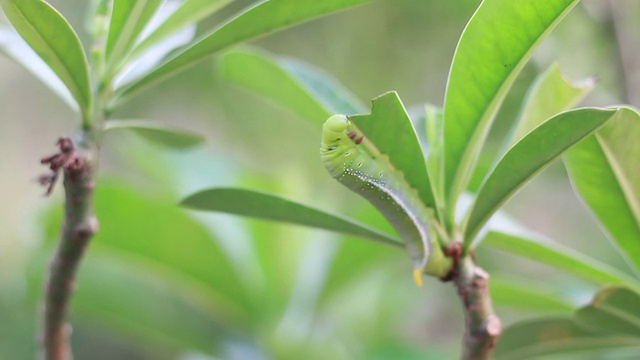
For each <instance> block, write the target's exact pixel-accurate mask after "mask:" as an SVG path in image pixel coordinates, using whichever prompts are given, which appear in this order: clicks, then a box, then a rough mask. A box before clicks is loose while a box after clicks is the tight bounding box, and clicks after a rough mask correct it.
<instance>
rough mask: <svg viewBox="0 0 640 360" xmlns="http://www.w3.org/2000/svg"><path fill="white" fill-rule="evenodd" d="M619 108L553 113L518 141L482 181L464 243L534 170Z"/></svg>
mask: <svg viewBox="0 0 640 360" xmlns="http://www.w3.org/2000/svg"><path fill="white" fill-rule="evenodd" d="M615 114H617V110H615V109H613V110H603V109H593V108H584V109H577V110H572V111H567V112H564V113H561V114H558V115H556V116H554V117H553V118H551V119H549V120H548V121H546V122H545V123H543V124H542V125H540V126H539V127H537V128H535V129H534V130H533V131H532V132H530V133H529V134H528V135H527V136H525V137H524V138H523V139H522V140H520V141H519V142H518V143H517V144H515V145H514V146H513V147H512V148H511V149H509V151H508V152H507V153H506V154H505V155H504V157H503V158H502V159H500V161H499V162H498V164H497V165H496V167H495V169H493V171H492V172H491V173H490V174H489V175H488V177H487V178H486V179H485V181H484V183H483V184H482V186H481V188H480V190H479V192H478V196H477V197H476V200H475V203H474V205H473V207H472V209H471V211H470V212H469V216H468V218H467V221H466V224H465V225H466V226H465V230H464V231H465V237H464V247H465V249H466V248H468V247H469V246H470V245H471V242H472V241H473V240H474V238H475V236H476V235H477V233H478V232H479V231H480V229H481V228H482V226H484V224H485V223H486V222H487V220H489V218H490V217H491V215H493V213H494V212H496V211H497V210H498V208H500V206H501V205H502V204H503V203H504V202H506V201H507V200H508V199H509V198H510V197H511V195H513V194H514V193H515V192H516V191H517V190H518V189H519V188H521V187H522V186H523V185H524V184H525V183H526V182H527V181H529V179H531V178H532V177H533V176H534V175H535V174H537V173H538V172H540V171H541V170H542V169H544V168H545V167H546V166H547V165H549V164H550V163H551V162H552V161H553V160H555V159H556V158H557V157H559V156H560V155H562V154H563V153H564V152H565V151H567V150H568V149H569V148H571V147H572V146H574V145H575V144H577V143H578V142H580V140H582V139H584V138H585V137H587V136H589V135H590V134H592V133H593V132H594V131H596V130H597V129H598V128H600V127H601V126H602V125H604V124H605V123H606V122H607V121H608V120H609V119H611V118H613V116H614V115H615Z"/></svg>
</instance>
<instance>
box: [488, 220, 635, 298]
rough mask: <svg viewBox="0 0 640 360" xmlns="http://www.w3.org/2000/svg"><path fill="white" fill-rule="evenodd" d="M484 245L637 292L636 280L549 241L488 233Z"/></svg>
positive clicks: (495, 232)
mask: <svg viewBox="0 0 640 360" xmlns="http://www.w3.org/2000/svg"><path fill="white" fill-rule="evenodd" d="M483 244H484V246H488V247H490V248H493V249H498V250H503V251H507V252H509V253H512V254H515V255H518V256H522V257H524V258H527V259H531V260H534V261H537V262H539V263H541V264H545V265H549V266H551V267H553V268H556V269H558V270H563V271H565V272H567V273H569V274H573V275H575V276H578V277H580V278H583V279H585V280H587V281H590V282H593V283H595V284H600V285H606V284H621V285H626V286H630V287H632V288H634V289H640V284H638V281H637V280H636V279H634V278H632V277H630V276H629V275H627V274H624V273H622V272H620V271H619V270H617V269H614V268H612V267H610V266H609V265H607V264H603V263H600V262H599V261H597V260H595V259H592V258H589V257H587V256H585V255H583V254H580V253H578V252H576V251H575V250H573V249H570V248H567V247H565V246H562V245H560V244H556V243H552V242H550V241H544V240H539V239H535V238H533V237H524V236H518V235H511V234H506V233H502V232H497V231H489V233H487V235H486V236H485V238H484V239H483Z"/></svg>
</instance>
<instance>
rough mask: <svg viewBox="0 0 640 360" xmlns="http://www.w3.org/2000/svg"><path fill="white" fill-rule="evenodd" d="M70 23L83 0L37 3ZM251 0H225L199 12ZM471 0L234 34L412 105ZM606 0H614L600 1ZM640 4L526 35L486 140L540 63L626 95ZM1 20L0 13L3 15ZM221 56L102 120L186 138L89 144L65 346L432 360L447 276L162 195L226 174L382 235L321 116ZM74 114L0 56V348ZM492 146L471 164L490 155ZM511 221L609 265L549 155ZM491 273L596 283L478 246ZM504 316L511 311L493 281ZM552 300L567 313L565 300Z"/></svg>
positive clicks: (50, 233)
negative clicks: (265, 91)
mask: <svg viewBox="0 0 640 360" xmlns="http://www.w3.org/2000/svg"><path fill="white" fill-rule="evenodd" d="M51 3H52V4H53V5H54V6H55V7H56V8H57V9H59V10H60V11H61V12H62V13H63V14H64V15H65V16H66V17H67V18H68V19H69V21H70V22H71V23H72V24H73V25H74V27H75V28H76V29H77V31H78V32H79V33H80V36H81V38H83V39H85V40H86V38H87V33H86V30H85V22H86V13H87V9H86V8H85V6H86V2H80V1H60V0H58V1H51ZM250 3H251V1H245V0H238V1H235V2H234V3H232V4H231V5H230V6H229V7H228V9H225V11H223V12H222V13H221V14H219V15H216V17H215V18H212V19H209V20H207V21H208V22H209V24H214V23H216V22H218V21H220V20H221V19H223V16H224V15H225V14H226V15H229V14H233V13H235V12H237V11H238V10H239V9H241V8H243V7H244V6H246V5H248V4H250ZM478 4H479V1H478V0H458V1H424V0H395V1H390V0H378V1H374V2H371V3H370V4H367V5H364V6H360V7H357V8H354V9H351V10H348V11H345V12H342V13H339V14H335V15H331V16H328V17H325V18H322V19H319V20H315V21H312V22H310V23H307V24H304V25H301V26H297V27H294V28H291V29H289V30H286V31H284V32H280V33H277V34H273V35H270V36H268V37H266V38H263V39H261V40H258V41H254V42H252V43H251V44H250V45H251V46H254V47H258V48H261V49H264V50H265V51H268V52H270V53H272V54H275V55H278V56H285V57H292V58H296V59H300V60H302V61H305V62H307V63H309V64H311V65H313V66H315V67H317V68H320V69H323V70H324V71H326V72H327V73H330V74H332V75H333V76H335V77H336V78H337V79H338V80H339V81H340V82H342V83H343V84H344V85H346V86H347V87H348V88H349V89H351V90H352V91H353V92H354V93H355V94H356V95H357V96H358V97H359V98H360V99H362V100H363V101H365V102H366V101H368V99H371V98H373V97H375V96H377V95H379V94H382V93H384V92H386V91H388V90H396V91H398V93H399V94H400V96H401V98H402V99H403V101H404V102H405V104H406V105H407V106H408V107H409V108H410V111H411V112H412V113H413V114H420V111H421V109H422V106H423V104H424V103H430V104H435V105H442V103H443V95H444V91H445V87H446V80H447V73H448V70H449V66H450V61H451V58H452V56H453V52H454V50H455V45H456V42H457V38H458V37H459V35H460V33H461V32H462V29H463V28H464V25H465V23H466V21H467V20H468V19H469V17H470V16H471V14H472V13H473V11H474V9H475V8H476V7H477V5H478ZM612 4H613V5H612ZM639 20H640V3H636V2H631V1H626V2H622V1H619V2H609V1H605V0H589V1H584V2H583V4H581V5H579V6H578V7H577V8H576V9H575V10H573V12H572V13H571V14H570V15H569V16H568V17H567V19H565V20H564V21H563V22H562V23H561V24H560V26H559V27H558V28H557V29H556V30H555V31H554V33H553V34H552V36H551V37H550V38H549V39H548V40H547V41H545V42H544V43H543V45H542V46H541V47H540V48H539V49H538V51H537V52H536V54H535V55H534V57H533V60H532V61H531V62H530V63H529V64H528V65H527V66H526V67H525V69H524V71H523V73H522V74H521V76H520V77H519V78H518V80H517V82H516V84H515V86H514V88H513V91H512V92H511V94H510V95H509V97H508V98H507V100H506V101H505V104H504V106H503V109H502V110H501V112H500V114H499V118H498V120H497V122H496V127H495V131H494V133H493V136H492V138H493V139H496V140H497V141H495V143H490V144H489V147H488V148H489V151H488V152H487V154H491V149H492V148H497V147H499V146H500V145H501V142H500V139H501V136H503V135H504V134H505V132H506V131H507V129H508V126H509V124H510V123H511V122H512V121H513V120H514V118H515V116H517V113H518V111H519V107H520V104H521V101H522V98H523V96H524V93H525V92H526V89H527V88H528V86H529V85H530V84H531V81H532V80H533V79H534V78H535V76H536V75H537V74H538V73H540V72H542V71H544V70H545V69H546V68H547V67H548V66H549V65H550V64H551V63H553V62H558V63H559V64H560V66H561V68H562V69H563V71H564V72H565V73H566V74H567V76H568V77H569V78H570V79H572V80H580V79H585V78H588V77H594V78H595V79H596V80H597V87H596V89H595V91H593V92H592V94H591V95H590V96H589V97H588V98H587V99H586V100H585V101H584V102H583V104H584V105H599V106H603V105H611V104H617V103H631V104H632V105H635V106H636V107H637V106H640V90H639V87H640V86H639V85H638V84H639V83H640V77H639V69H640V59H639V58H638V56H637V55H636V53H635V52H636V49H638V48H639V47H640V32H639V31H638V27H637V22H638V21H639ZM0 25H2V26H8V25H7V22H6V20H5V19H4V18H2V19H0ZM218 65H219V61H217V60H214V61H209V62H205V63H203V64H200V65H198V66H196V67H194V68H191V69H189V70H188V71H186V72H183V73H181V74H179V75H178V76H176V77H174V78H172V79H170V80H168V81H165V82H163V83H161V84H159V85H158V86H156V87H154V88H153V89H152V90H150V91H146V92H145V93H143V94H142V95H140V96H138V97H137V98H135V99H134V100H133V101H131V102H130V103H129V104H128V105H127V106H125V107H124V108H123V109H121V110H119V112H118V113H117V114H115V115H114V117H115V118H146V119H155V120H157V121H160V122H165V123H172V124H178V125H180V126H182V127H185V128H187V129H191V130H195V131H197V132H199V133H201V134H204V135H205V136H206V138H207V143H206V145H205V146H202V147H199V148H197V149H193V150H184V151H171V150H167V149H164V148H160V147H157V146H155V145H152V144H149V143H147V142H145V141H144V140H142V139H140V138H138V137H135V136H133V135H128V134H124V133H115V132H114V133H113V134H111V133H110V134H108V135H107V138H106V139H105V142H104V146H103V149H102V158H101V164H100V173H99V178H100V183H99V188H98V191H97V203H96V206H97V211H98V216H99V218H100V222H101V232H100V234H99V235H98V236H97V237H96V238H95V240H94V242H93V244H92V246H91V248H90V252H89V254H88V256H87V257H86V259H85V260H84V263H83V265H82V268H81V271H80V275H79V281H78V284H77V293H76V297H75V298H74V301H73V304H72V313H73V315H72V318H73V319H72V321H73V331H74V332H73V348H74V351H75V358H76V359H185V360H186V359H189V360H191V359H212V358H221V359H447V358H456V357H457V353H458V344H459V342H460V339H461V336H462V331H463V320H462V318H461V311H460V306H459V304H458V300H457V298H456V296H455V294H454V291H453V288H452V287H451V286H448V285H442V284H441V283H439V282H438V281H436V280H433V279H430V280H428V281H427V282H426V284H425V286H424V287H423V288H417V287H416V286H415V285H414V284H413V281H412V278H411V264H410V261H408V257H407V256H406V254H405V253H404V252H402V251H398V250H396V249H392V248H389V247H385V246H382V245H377V244H372V243H368V242H365V241H362V240H359V239H344V238H342V237H341V236H338V235H335V234H332V233H328V232H323V231H316V230H308V229H304V228H300V227H294V226H287V225H281V224H270V223H266V222H262V221H252V220H247V219H242V218H237V217H233V216H228V215H222V214H213V215H212V214H202V213H195V212H191V211H185V210H182V209H180V208H178V207H177V206H176V204H177V203H178V202H179V200H180V199H181V198H183V197H185V196H186V195H188V194H191V193H193V192H195V191H197V190H200V189H203V188H207V187H212V186H241V187H247V188H252V189H258V190H263V191H269V192H273V193H277V194H279V195H282V196H284V197H287V198H291V199H296V200H299V201H302V202H305V203H308V204H313V205H315V206H317V207H321V208H324V209H328V210H331V211H334V212H340V213H349V214H352V215H353V216H355V217H357V218H358V219H360V220H362V221H366V222H368V223H370V224H373V225H376V226H378V227H380V228H382V229H384V230H388V231H391V230H390V226H389V225H388V224H387V223H386V221H385V220H384V219H383V218H382V217H381V216H380V215H378V214H376V213H375V211H374V210H373V209H372V208H371V207H370V205H368V204H367V203H366V202H365V201H364V200H361V199H360V198H358V197H357V196H356V195H353V194H351V193H349V192H348V191H347V190H345V189H343V188H342V187H341V186H340V185H339V184H338V183H337V182H335V181H334V180H333V179H331V178H330V177H329V176H328V175H327V174H325V171H324V169H323V167H322V165H321V163H320V161H319V156H318V143H319V136H320V128H319V127H317V126H316V125H313V124H311V123H310V122H308V121H306V120H305V119H302V118H299V117H297V116H296V115H294V114H291V113H289V112H287V111H286V110H283V109H281V108H278V107H276V106H273V105H272V104H270V103H268V102H265V101H264V100H263V99H261V98H260V97H259V96H256V95H254V94H251V93H249V92H247V91H244V90H242V89H239V88H237V87H234V86H233V85H231V84H229V83H228V82H226V81H225V80H224V79H223V78H222V77H221V75H220V71H219V67H218ZM77 123H78V118H77V116H76V115H75V114H74V113H73V112H72V111H71V110H70V109H69V108H67V107H66V105H65V104H64V103H62V102H61V101H60V100H59V99H58V98H57V97H56V96H55V95H53V94H52V93H51V92H50V91H49V90H48V89H47V88H45V87H44V86H43V85H42V84H41V83H39V82H38V81H37V80H36V79H35V78H34V77H32V76H31V74H30V73H28V72H27V71H26V70H24V69H23V68H22V67H20V66H19V65H17V64H16V63H15V62H13V61H12V60H10V59H8V58H6V57H0V154H1V155H0V204H1V206H0V359H29V358H33V357H34V354H35V349H36V332H37V330H36V329H37V315H38V311H39V310H38V309H39V298H40V296H41V287H42V286H41V284H42V275H43V273H44V272H45V268H46V265H47V261H48V260H47V259H48V257H49V256H50V254H51V251H52V249H51V246H52V244H53V243H54V242H55V239H56V237H57V233H58V231H59V223H60V218H61V211H62V210H61V195H62V194H61V191H60V189H56V191H55V192H54V194H53V196H51V197H50V198H46V197H44V196H43V194H44V189H43V188H42V187H40V186H39V185H38V183H37V181H36V180H37V178H38V176H39V175H40V174H42V173H45V172H46V168H45V167H43V166H41V165H40V164H39V159H40V158H41V157H43V156H46V155H49V154H51V153H53V152H54V151H55V146H54V144H55V142H56V140H57V138H58V137H59V136H63V135H67V134H72V133H73V132H74V131H75V127H76V125H77ZM491 161H492V159H491V157H490V156H487V157H486V159H485V160H484V162H485V163H486V165H487V166H489V165H490V164H491ZM506 209H507V211H508V212H509V213H510V214H511V215H513V217H514V218H516V219H517V220H519V221H521V222H522V223H524V224H525V225H528V226H530V227H531V228H533V229H535V230H536V231H539V232H540V233H542V234H545V235H547V236H548V237H550V238H552V239H555V240H557V241H559V242H561V243H563V244H566V245H569V246H571V247H573V248H575V249H578V250H580V251H582V252H584V253H585V254H589V255H591V256H593V257H595V258H598V259H601V260H603V261H605V262H608V263H610V264H612V265H614V266H618V267H620V268H621V269H622V270H624V271H627V270H626V269H625V268H624V267H623V265H622V263H623V262H622V260H621V259H620V258H619V256H618V255H617V254H616V252H615V251H614V249H613V247H612V245H611V243H610V242H609V241H608V240H607V239H606V238H605V236H604V235H603V233H602V231H600V229H599V228H598V226H597V224H596V223H595V221H594V218H593V217H592V216H591V215H590V214H589V212H588V211H587V209H586V208H585V207H584V206H583V204H582V203H581V202H580V201H579V199H577V198H576V196H575V195H574V194H573V192H572V191H571V188H570V184H569V182H568V180H567V177H566V174H565V170H564V167H563V165H562V164H561V163H560V162H558V163H557V164H555V165H554V166H552V167H551V168H550V169H548V170H547V171H545V172H544V173H543V174H541V175H540V176H538V177H537V178H536V179H535V180H533V182H532V183H531V184H529V185H528V186H527V187H526V188H525V189H523V190H522V191H521V192H520V193H519V194H517V195H516V197H515V198H514V199H513V200H512V201H510V202H509V203H508V204H507V205H506ZM478 258H479V262H480V265H481V266H483V267H485V269H487V270H489V271H490V272H491V274H492V275H493V277H494V279H496V280H495V281H496V283H500V282H502V283H504V282H509V283H511V282H520V283H522V284H526V285H527V286H532V287H535V286H538V287H541V288H543V289H547V290H548V291H549V292H551V293H554V294H558V296H559V298H561V299H564V300H566V301H567V302H569V303H572V304H575V305H582V304H584V303H586V302H587V301H588V300H589V299H590V296H591V294H592V292H593V290H594V288H593V287H590V286H589V285H587V284H584V283H582V282H580V281H578V280H576V279H575V278H572V277H568V276H565V275H563V274H560V273H557V272H554V271H553V270H550V269H548V268H545V267H542V266H539V265H536V264H534V263H532V262H529V261H525V260H522V259H520V258H515V257H513V256H509V255H507V254H505V253H499V252H497V251H492V250H483V249H480V250H479V252H478ZM495 301H496V303H497V308H498V313H499V314H500V315H502V316H503V321H504V323H506V324H509V323H512V322H513V321H515V320H518V319H523V318H531V317H535V316H539V315H540V314H543V313H546V310H545V309H540V311H539V312H536V313H532V312H531V311H520V310H519V309H518V308H517V304H514V303H513V302H512V301H509V300H508V299H501V298H500V297H499V296H498V295H496V299H495ZM567 311H569V310H567Z"/></svg>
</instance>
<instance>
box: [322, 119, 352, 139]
mask: <svg viewBox="0 0 640 360" xmlns="http://www.w3.org/2000/svg"><path fill="white" fill-rule="evenodd" d="M350 127H351V122H350V121H349V119H347V117H346V116H344V115H333V116H332V117H330V118H329V119H327V121H325V123H324V125H323V126H322V142H323V143H324V144H326V145H332V144H335V143H336V142H338V141H339V140H342V139H343V138H344V137H345V136H346V130H347V129H349V128H350Z"/></svg>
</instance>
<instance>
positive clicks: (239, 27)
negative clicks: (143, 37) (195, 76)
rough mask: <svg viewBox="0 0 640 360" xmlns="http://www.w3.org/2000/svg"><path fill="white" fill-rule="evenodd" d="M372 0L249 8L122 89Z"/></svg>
mask: <svg viewBox="0 0 640 360" xmlns="http://www.w3.org/2000/svg"><path fill="white" fill-rule="evenodd" d="M367 1H369V0H324V1H315V0H270V1H264V2H262V3H260V4H258V5H256V6H255V7H252V8H250V9H248V10H246V11H245V12H244V13H242V14H240V15H239V16H237V17H236V18H234V19H232V20H231V21H229V22H228V23H226V24H224V25H222V27H220V28H219V29H217V30H215V31H214V32H213V33H211V34H209V35H207V36H205V37H204V38H203V39H201V40H200V41H198V42H196V43H195V44H194V45H193V46H191V47H189V48H188V49H186V50H185V51H183V52H181V53H179V54H177V55H176V56H174V57H173V58H171V59H169V60H168V61H166V62H165V63H164V64H162V65H160V66H159V67H158V68H157V69H155V70H154V71H152V72H151V73H149V74H147V75H146V76H143V77H142V78H141V79H139V80H137V81H135V82H133V83H132V84H130V86H127V87H126V88H124V89H122V91H121V94H120V95H121V96H123V97H124V96H129V95H131V94H133V93H135V92H137V91H139V90H141V89H142V88H144V87H146V86H149V85H150V84H152V83H155V82H157V81H160V80H162V79H164V78H166V77H168V76H171V75H173V74H175V73H177V72H179V71H181V70H184V69H186V68H187V67H189V66H191V65H194V64H196V63H198V62H200V61H204V60H206V59H208V58H209V57H211V56H212V55H214V54H215V53H217V52H219V51H220V50H223V49H225V48H228V47H230V46H232V45H236V44H238V43H241V42H243V41H247V40H250V39H254V38H257V37H259V36H263V35H266V34H268V33H271V32H274V31H278V30H282V29H284V28H287V27H290V26H293V25H295V24H298V23H301V22H303V21H307V20H311V19H313V18H316V17H320V16H323V15H326V14H329V13H332V12H336V11H340V10H344V9H346V8H349V7H352V6H355V5H360V4H363V3H365V2H367Z"/></svg>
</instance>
